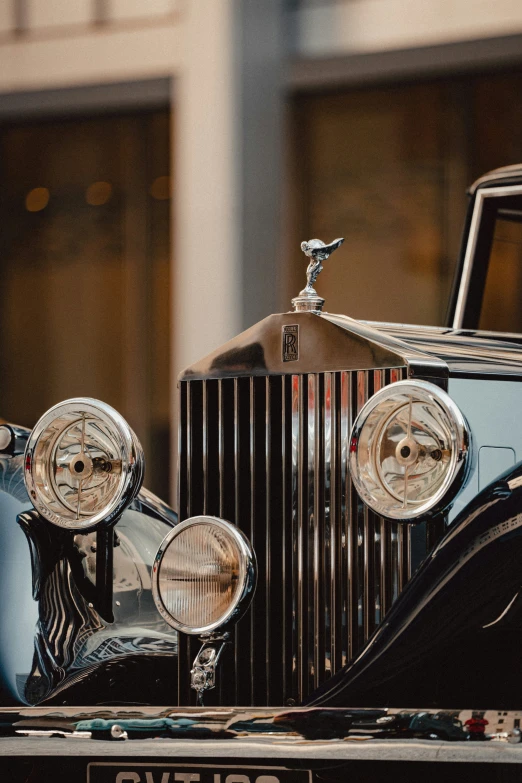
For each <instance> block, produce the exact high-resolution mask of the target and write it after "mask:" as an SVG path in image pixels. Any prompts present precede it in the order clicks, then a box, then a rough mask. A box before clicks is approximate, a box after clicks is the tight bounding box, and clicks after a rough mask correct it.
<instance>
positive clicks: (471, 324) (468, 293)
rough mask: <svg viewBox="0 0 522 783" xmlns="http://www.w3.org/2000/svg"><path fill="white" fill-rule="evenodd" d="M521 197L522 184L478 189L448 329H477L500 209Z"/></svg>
mask: <svg viewBox="0 0 522 783" xmlns="http://www.w3.org/2000/svg"><path fill="white" fill-rule="evenodd" d="M513 196H515V197H517V196H518V197H520V198H521V211H522V184H513V185H501V186H498V187H484V188H478V189H477V192H476V195H475V198H474V203H473V205H472V211H471V218H470V220H469V232H468V235H467V241H466V247H465V252H464V258H463V262H462V266H461V271H460V276H459V279H458V281H457V282H458V287H457V296H456V303H455V309H454V313H453V317H452V318H451V317H450V324H449V325H450V326H451V327H452V328H453V329H477V328H478V325H479V320H480V314H481V310H482V302H483V298H484V290H485V285H486V277H487V271H488V266H489V259H490V253H491V246H492V241H493V235H494V231H495V225H496V220H497V216H498V214H499V209H500V208H501V206H502V202H504V203H505V202H506V201H507V200H508V199H509V198H512V197H513Z"/></svg>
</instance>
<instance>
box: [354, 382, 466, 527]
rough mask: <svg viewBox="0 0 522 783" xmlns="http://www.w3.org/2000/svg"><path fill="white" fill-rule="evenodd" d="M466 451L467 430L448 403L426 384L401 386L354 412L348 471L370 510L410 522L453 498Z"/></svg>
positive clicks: (455, 410)
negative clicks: (355, 413)
mask: <svg viewBox="0 0 522 783" xmlns="http://www.w3.org/2000/svg"><path fill="white" fill-rule="evenodd" d="M468 449H469V433H468V428H467V425H466V422H465V421H464V418H463V416H462V414H461V412H460V411H459V409H458V408H457V406H456V405H455V404H454V403H453V401H452V400H451V398H450V397H449V396H448V395H447V394H446V393H445V392H443V391H442V390H441V389H439V388H438V387H437V386H435V385H434V384H432V383H427V382H424V381H403V382H400V383H397V384H394V385H392V386H388V387H387V388H385V389H381V390H380V391H377V392H376V393H375V394H374V396H373V397H371V398H370V400H369V401H368V402H367V403H366V405H364V407H363V408H362V410H361V411H360V412H359V415H358V417H357V420H356V422H355V424H354V427H353V430H352V436H351V442H350V467H351V471H352V476H353V480H354V483H355V486H356V488H357V491H358V492H359V494H360V496H361V497H362V499H363V500H364V501H365V502H366V503H367V504H368V505H369V506H370V508H372V509H373V510H374V511H376V512H377V513H381V514H383V515H384V516H388V517H390V518H392V519H412V518H415V517H418V516H420V515H421V514H425V513H426V512H428V511H431V510H433V509H434V508H436V507H438V506H441V505H442V504H445V505H447V504H448V502H449V501H450V500H451V499H452V498H453V496H454V494H455V489H456V488H458V486H460V485H456V487H454V488H453V493H450V492H449V490H450V488H451V487H452V485H453V483H454V481H455V479H456V477H457V475H460V477H461V478H462V477H463V475H464V473H465V470H464V467H465V464H466V459H467V454H468Z"/></svg>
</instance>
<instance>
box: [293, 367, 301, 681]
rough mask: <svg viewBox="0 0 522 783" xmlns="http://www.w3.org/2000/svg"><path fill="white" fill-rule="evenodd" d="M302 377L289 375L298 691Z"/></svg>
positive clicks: (299, 659)
mask: <svg viewBox="0 0 522 783" xmlns="http://www.w3.org/2000/svg"><path fill="white" fill-rule="evenodd" d="M301 383H302V381H301V379H300V376H299V375H292V389H291V393H292V550H293V553H294V554H293V557H292V618H293V619H294V622H293V633H292V693H298V691H299V688H300V684H301V678H300V673H299V669H300V662H301V654H302V650H301V648H300V646H299V632H300V630H301V625H300V618H301V607H302V585H301V574H302V560H301V546H302V543H301V540H302V534H300V529H301V526H300V524H299V522H300V505H301V504H300V498H301V492H302V487H301V479H300V464H299V452H300V448H299V444H300V434H301V423H300V406H299V398H300V391H301Z"/></svg>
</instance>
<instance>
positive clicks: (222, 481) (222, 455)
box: [218, 378, 225, 517]
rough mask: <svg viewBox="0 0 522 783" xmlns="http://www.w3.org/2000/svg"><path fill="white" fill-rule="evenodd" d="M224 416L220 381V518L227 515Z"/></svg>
mask: <svg viewBox="0 0 522 783" xmlns="http://www.w3.org/2000/svg"><path fill="white" fill-rule="evenodd" d="M223 430H224V416H223V380H222V379H221V378H219V380H218V456H219V460H218V464H219V516H220V517H223V516H224V515H225V508H224V505H225V448H224V442H223V439H224V432H223Z"/></svg>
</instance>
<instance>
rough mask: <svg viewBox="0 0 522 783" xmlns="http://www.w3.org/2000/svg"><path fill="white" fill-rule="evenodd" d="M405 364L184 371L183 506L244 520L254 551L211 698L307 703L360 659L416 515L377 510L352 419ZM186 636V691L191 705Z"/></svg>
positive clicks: (187, 511) (397, 576) (398, 577)
mask: <svg viewBox="0 0 522 783" xmlns="http://www.w3.org/2000/svg"><path fill="white" fill-rule="evenodd" d="M404 376H405V370H404V368H397V369H392V370H370V371H365V370H356V371H340V372H325V373H313V374H309V375H286V376H260V377H251V378H243V377H241V378H224V379H209V380H205V381H199V380H195V381H187V382H182V384H181V389H180V420H181V426H180V437H179V445H180V462H179V466H180V467H179V471H180V472H179V476H180V481H179V483H180V487H179V501H180V506H179V507H180V518H181V519H185V518H187V517H188V516H194V515H196V514H201V513H207V514H213V515H216V516H221V517H223V518H225V519H228V520H229V521H231V522H233V523H234V524H236V525H238V526H239V527H240V528H241V529H242V530H243V531H244V532H245V533H246V535H247V536H248V538H249V539H250V541H251V543H252V545H253V547H254V549H255V551H256V555H257V559H258V573H259V576H258V587H257V591H256V594H255V597H254V600H253V604H252V608H251V610H250V611H249V612H247V614H246V615H245V617H244V618H243V619H242V620H241V621H240V622H239V623H238V625H237V626H236V628H235V629H234V631H233V632H232V642H233V652H231V653H225V655H224V656H223V659H222V663H221V664H220V677H221V685H220V688H219V694H218V695H217V696H215V697H213V696H210V697H209V698H208V699H207V701H208V703H209V704H211V703H217V702H218V701H220V703H222V704H226V703H228V704H232V703H235V704H242V705H248V704H251V705H264V704H272V705H277V704H291V703H299V701H300V700H301V699H303V698H305V697H306V696H307V695H308V694H309V693H310V692H311V691H312V690H314V689H315V688H316V687H317V686H318V685H320V684H321V683H322V682H324V680H325V679H327V678H328V677H330V676H332V674H334V673H335V672H336V671H338V670H339V669H340V668H341V667H342V666H344V665H345V664H346V663H348V661H349V660H350V659H351V658H352V657H354V656H355V655H356V654H357V652H358V650H360V648H361V646H362V645H363V644H364V643H365V641H366V640H367V639H368V637H369V636H371V634H372V633H373V632H374V630H375V628H376V627H377V626H378V625H379V623H380V622H381V621H382V619H383V617H384V615H385V613H386V612H387V611H388V610H389V608H390V606H391V604H392V602H393V600H394V599H395V598H396V597H397V595H398V594H399V592H400V591H401V590H402V589H403V588H404V586H405V584H406V583H407V581H408V579H409V578H410V575H411V562H410V547H411V541H410V527H409V526H407V525H401V524H398V523H392V522H390V521H389V520H385V519H383V518H382V517H379V516H378V515H376V514H374V513H373V512H371V511H370V510H369V509H368V508H367V507H366V506H365V504H364V503H362V501H361V500H360V498H359V496H358V495H357V493H356V492H355V489H354V487H353V484H352V481H351V478H350V473H349V465H348V461H349V460H348V458H349V449H350V443H349V439H350V433H351V428H352V424H353V420H354V418H355V416H356V415H357V413H358V411H359V410H360V409H361V408H362V406H363V405H364V404H365V402H366V401H367V399H368V398H369V396H371V395H372V394H373V393H375V392H376V391H378V390H379V389H380V388H382V387H383V386H385V385H387V384H389V383H394V382H396V381H398V380H401V379H402V378H403V377H404ZM198 644H199V643H198V642H197V640H193V641H192V643H191V642H190V640H186V641H185V640H183V641H182V642H181V644H180V648H181V649H185V651H186V654H185V656H182V657H185V658H186V661H185V662H182V661H180V665H179V674H180V679H182V678H185V680H186V681H185V683H182V682H180V688H179V694H180V702H181V703H187V702H189V701H191V702H192V703H194V695H193V694H190V693H189V687H188V685H189V682H188V677H189V669H190V664H191V662H192V658H193V656H194V654H195V648H196V647H197V645H198Z"/></svg>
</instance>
